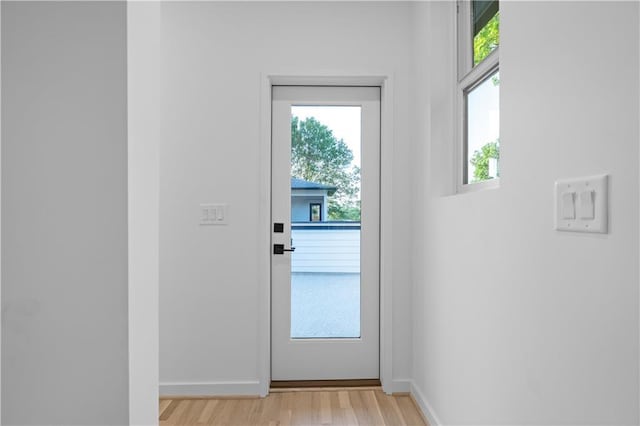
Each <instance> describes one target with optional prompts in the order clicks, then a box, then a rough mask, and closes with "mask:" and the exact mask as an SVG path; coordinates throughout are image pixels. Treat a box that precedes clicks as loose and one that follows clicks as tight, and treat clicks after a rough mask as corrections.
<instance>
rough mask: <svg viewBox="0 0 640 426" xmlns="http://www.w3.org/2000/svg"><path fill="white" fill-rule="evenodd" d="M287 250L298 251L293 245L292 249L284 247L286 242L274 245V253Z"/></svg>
mask: <svg viewBox="0 0 640 426" xmlns="http://www.w3.org/2000/svg"><path fill="white" fill-rule="evenodd" d="M285 251H296V248H295V247H291V248H290V249H286V248H284V244H274V245H273V254H284V252H285Z"/></svg>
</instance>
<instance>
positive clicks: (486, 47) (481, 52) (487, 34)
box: [473, 12, 500, 65]
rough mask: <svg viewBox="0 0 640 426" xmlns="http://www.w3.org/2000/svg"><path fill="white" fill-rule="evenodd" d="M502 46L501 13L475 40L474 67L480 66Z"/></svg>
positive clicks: (497, 14)
mask: <svg viewBox="0 0 640 426" xmlns="http://www.w3.org/2000/svg"><path fill="white" fill-rule="evenodd" d="M499 44H500V12H498V13H496V14H495V15H494V16H493V18H491V19H490V20H489V22H487V25H485V26H484V27H482V29H481V30H480V31H478V34H476V35H475V37H474V38H473V65H478V64H479V63H480V62H482V60H483V59H484V58H486V57H487V56H489V54H490V53H491V52H493V51H494V50H495V48H496V47H498V45H499Z"/></svg>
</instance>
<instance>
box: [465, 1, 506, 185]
mask: <svg viewBox="0 0 640 426" xmlns="http://www.w3.org/2000/svg"><path fill="white" fill-rule="evenodd" d="M458 13H459V14H462V15H463V16H459V19H458V23H459V26H460V28H459V29H458V37H459V40H458V49H459V55H460V58H461V60H460V61H459V66H460V67H461V69H460V72H459V79H460V80H459V87H458V90H459V93H460V96H461V103H462V123H461V126H463V129H462V143H463V149H462V152H463V154H464V155H463V158H462V163H463V173H462V184H470V183H477V182H483V181H487V180H491V179H496V178H499V177H500V167H499V161H500V73H499V67H498V47H499V44H500V10H499V2H498V1H497V0H489V1H479V0H472V1H466V2H461V3H459V7H458Z"/></svg>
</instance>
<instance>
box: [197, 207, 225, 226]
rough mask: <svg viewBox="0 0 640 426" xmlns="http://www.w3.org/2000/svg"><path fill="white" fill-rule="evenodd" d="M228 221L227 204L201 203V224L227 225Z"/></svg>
mask: <svg viewBox="0 0 640 426" xmlns="http://www.w3.org/2000/svg"><path fill="white" fill-rule="evenodd" d="M227 223H228V208H227V205H226V204H200V225H226V224H227Z"/></svg>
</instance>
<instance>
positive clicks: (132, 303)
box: [127, 2, 161, 425]
mask: <svg viewBox="0 0 640 426" xmlns="http://www.w3.org/2000/svg"><path fill="white" fill-rule="evenodd" d="M160 12H161V6H160V3H159V2H127V72H128V75H127V89H128V90H127V92H128V99H127V111H128V117H127V118H128V141H127V142H128V143H127V147H128V157H127V158H128V172H127V174H128V220H129V223H128V225H129V227H128V230H129V424H131V425H152V424H157V423H158V339H159V335H158V292H159V288H158V281H159V277H158V275H159V264H158V260H159V242H158V239H159V231H160V229H159V214H160V213H159V207H160V206H159V196H160V188H159V186H160V170H159V166H160V158H159V157H160V103H159V102H160V70H161V67H160V17H161V16H160Z"/></svg>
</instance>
